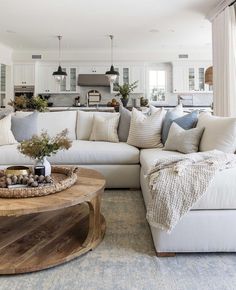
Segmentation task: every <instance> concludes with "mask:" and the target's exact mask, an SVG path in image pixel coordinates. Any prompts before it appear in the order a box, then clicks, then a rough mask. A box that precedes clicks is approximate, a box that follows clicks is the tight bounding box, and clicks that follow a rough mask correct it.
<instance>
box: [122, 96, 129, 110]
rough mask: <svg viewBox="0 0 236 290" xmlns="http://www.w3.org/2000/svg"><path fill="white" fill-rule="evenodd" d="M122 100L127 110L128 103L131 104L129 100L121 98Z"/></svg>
mask: <svg viewBox="0 0 236 290" xmlns="http://www.w3.org/2000/svg"><path fill="white" fill-rule="evenodd" d="M120 100H121V102H122V104H123V106H124V107H125V108H126V107H127V104H128V102H129V98H121V99H120Z"/></svg>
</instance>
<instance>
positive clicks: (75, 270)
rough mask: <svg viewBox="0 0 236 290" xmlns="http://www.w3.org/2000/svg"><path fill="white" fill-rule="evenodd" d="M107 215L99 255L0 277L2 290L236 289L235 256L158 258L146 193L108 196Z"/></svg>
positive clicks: (109, 193)
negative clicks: (146, 215)
mask: <svg viewBox="0 0 236 290" xmlns="http://www.w3.org/2000/svg"><path fill="white" fill-rule="evenodd" d="M103 213H104V215H105V217H106V221H107V231H106V235H105V239H104V240H103V242H102V243H101V244H100V245H99V246H98V247H97V248H96V249H95V250H93V251H91V252H89V253H87V254H85V255H84V256H82V257H79V258H77V259H75V260H73V261H71V262H69V263H66V264H64V265H61V266H58V267H55V268H52V269H49V270H44V271H41V272H35V273H32V274H24V275H16V276H0V289H1V290H18V289H19V290H47V289H50V290H61V289H63V290H67V289H68V290H75V289H76V290H80V289H83V290H95V289H96V290H107V289H109V290H113V289H114V290H116V289H117V290H118V289H119V290H121V289H125V290H126V289H127V290H129V289H130V290H133V289H138V290H141V289H143V290H144V289H145V290H154V289H155V290H157V289H158V290H159V289H160V290H167V289H168V290H169V289H172V290H195V289H196V290H198V289H199V290H205V289H207V290H208V289H210V290H215V289H217V290H218V289H219V290H226V289H227V290H228V289H230V290H231V289H232V290H233V289H236V255H235V254H199V255H196V254H187V255H177V256H176V257H174V258H157V257H156V256H155V251H154V247H153V243H152V238H151V233H150V230H149V227H148V224H147V222H146V220H145V208H144V203H143V199H142V194H141V192H140V191H128V190H108V191H106V192H105V194H104V196H103Z"/></svg>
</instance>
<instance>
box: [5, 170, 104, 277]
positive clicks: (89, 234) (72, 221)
mask: <svg viewBox="0 0 236 290" xmlns="http://www.w3.org/2000/svg"><path fill="white" fill-rule="evenodd" d="M104 187H105V179H104V178H103V176H102V175H101V174H100V173H98V172H97V171H95V170H91V169H84V168H80V169H79V171H78V181H77V183H76V184H75V185H73V186H72V187H71V188H69V189H66V190H64V191H61V192H58V193H55V194H51V195H48V196H42V197H33V198H21V199H6V198H0V274H16V273H26V272H33V271H38V270H42V269H46V268H50V267H53V266H56V265H59V264H62V263H64V262H67V261H70V260H71V259H74V258H76V257H78V256H80V255H81V254H84V253H86V252H88V251H89V250H91V249H93V248H95V247H96V246H97V245H98V244H99V243H100V242H101V241H102V239H103V236H104V233H105V228H106V226H105V219H104V217H103V215H102V214H101V213H100V202H101V194H102V193H103V191H104Z"/></svg>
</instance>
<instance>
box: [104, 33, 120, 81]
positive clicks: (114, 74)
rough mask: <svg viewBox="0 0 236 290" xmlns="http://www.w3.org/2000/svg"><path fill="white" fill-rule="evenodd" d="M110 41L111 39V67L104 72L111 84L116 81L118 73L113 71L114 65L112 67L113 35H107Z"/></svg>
mask: <svg viewBox="0 0 236 290" xmlns="http://www.w3.org/2000/svg"><path fill="white" fill-rule="evenodd" d="M109 37H110V39H111V67H110V70H108V71H107V72H106V76H107V77H108V79H109V81H110V82H111V83H114V81H115V80H116V79H117V77H118V76H119V72H118V71H115V69H114V65H113V38H114V36H113V35H109Z"/></svg>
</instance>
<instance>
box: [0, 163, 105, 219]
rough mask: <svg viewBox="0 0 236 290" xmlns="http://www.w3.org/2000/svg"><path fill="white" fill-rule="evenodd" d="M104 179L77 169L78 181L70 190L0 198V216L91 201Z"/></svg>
mask: <svg viewBox="0 0 236 290" xmlns="http://www.w3.org/2000/svg"><path fill="white" fill-rule="evenodd" d="M105 183H106V181H105V179H104V177H103V176H102V175H101V174H100V173H99V172H97V171H95V170H92V169H85V168H79V170H78V180H77V182H76V183H75V184H74V185H73V186H72V187H70V188H68V189H66V190H63V191H61V192H58V193H55V194H50V195H47V196H42V197H32V198H18V199H15V198H10V199H9V198H0V216H20V215H25V214H32V213H40V212H46V211H53V210H57V209H62V208H66V207H70V206H73V205H76V204H80V203H83V202H86V201H90V200H91V199H93V198H94V197H95V196H96V194H97V193H98V192H100V191H101V190H103V189H104V187H105Z"/></svg>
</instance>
